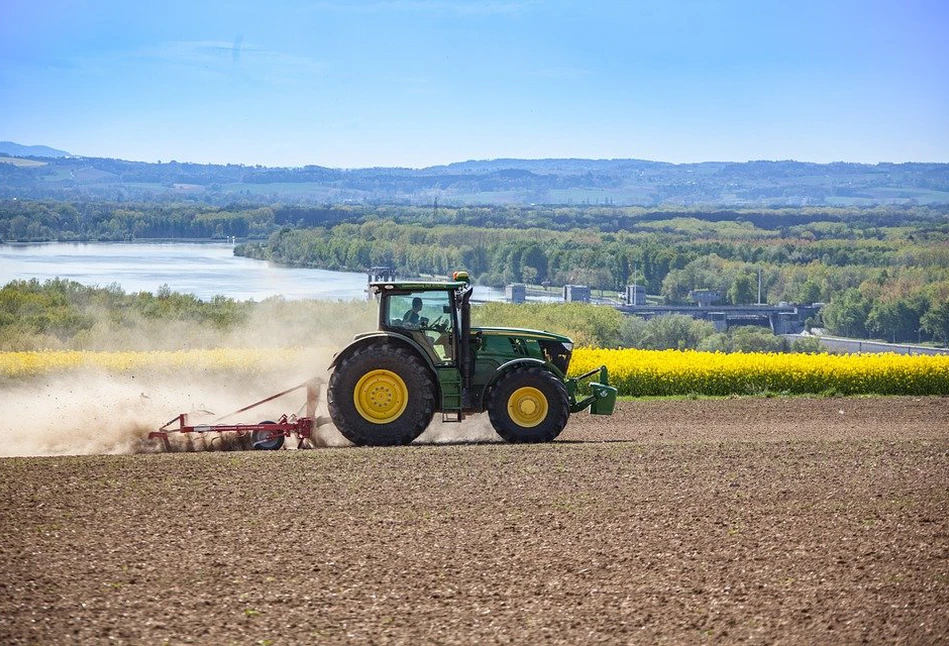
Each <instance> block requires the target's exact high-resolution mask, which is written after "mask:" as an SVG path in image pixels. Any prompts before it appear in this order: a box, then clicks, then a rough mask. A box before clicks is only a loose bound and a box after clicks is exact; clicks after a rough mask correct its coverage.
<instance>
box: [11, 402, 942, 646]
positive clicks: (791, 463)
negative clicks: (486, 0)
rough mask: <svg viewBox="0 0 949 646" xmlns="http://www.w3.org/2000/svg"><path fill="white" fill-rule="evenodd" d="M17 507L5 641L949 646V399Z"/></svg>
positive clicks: (577, 434)
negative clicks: (864, 644)
mask: <svg viewBox="0 0 949 646" xmlns="http://www.w3.org/2000/svg"><path fill="white" fill-rule="evenodd" d="M469 423H471V424H473V425H474V427H477V425H479V424H480V425H483V424H484V421H483V420H478V419H475V420H472V421H471V422H466V424H469ZM64 424H65V425H66V426H67V427H68V424H69V422H68V420H65V421H64ZM451 432H452V429H441V430H440V431H439V433H437V434H435V436H437V437H442V438H445V437H447V438H448V439H450V438H451V437H452V435H451ZM0 492H2V497H0V500H2V501H3V510H2V516H0V643H4V644H18V643H31V644H61V643H76V644H79V643H83V644H86V643H107V642H108V643H135V644H138V643H148V644H161V643H166V642H167V643H189V642H190V643H200V644H219V643H220V644H225V643H226V644H230V643H238V644H298V643H341V642H352V643H413V644H415V643H439V644H447V643H521V644H533V643H570V644H586V643H595V642H606V643H629V642H635V643H648V644H653V643H722V642H725V643H734V642H746V643H775V642H778V643H799V644H815V643H837V644H853V643H862V642H867V643H877V644H882V643H887V644H891V643H907V644H940V643H946V642H947V640H949V521H947V518H949V398H922V399H913V398H875V399H874V398H868V399H863V398H839V399H799V398H793V399H733V400H714V401H702V400H700V401H676V402H668V401H662V402H638V403H621V404H620V405H619V406H618V409H617V412H616V414H615V415H614V416H613V417H609V418H604V417H592V416H588V415H585V414H583V415H577V416H575V417H574V418H572V419H571V421H570V424H569V425H568V427H567V430H566V431H565V432H564V433H563V435H561V437H560V439H559V440H558V441H557V442H555V443H553V444H548V445H537V446H514V445H507V444H502V443H497V442H492V441H484V442H474V443H472V442H451V441H448V442H444V441H443V442H441V443H433V444H421V445H415V446H410V447H404V448H396V449H378V448H365V449H356V448H325V449H317V450H310V451H289V450H285V451H279V452H272V453H264V452H246V453H224V452H216V453H187V454H185V453H174V454H143V455H102V456H76V457H45V458H5V459H0Z"/></svg>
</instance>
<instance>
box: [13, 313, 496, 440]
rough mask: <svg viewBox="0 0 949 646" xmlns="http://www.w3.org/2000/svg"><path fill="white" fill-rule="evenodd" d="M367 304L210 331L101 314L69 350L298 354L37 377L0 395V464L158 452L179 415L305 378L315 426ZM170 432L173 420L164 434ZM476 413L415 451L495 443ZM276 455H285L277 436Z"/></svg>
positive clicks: (267, 317) (317, 436) (211, 410)
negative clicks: (158, 435) (152, 436)
mask: <svg viewBox="0 0 949 646" xmlns="http://www.w3.org/2000/svg"><path fill="white" fill-rule="evenodd" d="M375 327H376V306H375V304H373V303H324V302H318V301H304V302H300V301H293V302H289V301H283V300H280V299H271V300H268V301H265V302H263V303H259V304H257V306H256V307H255V308H254V309H253V311H252V312H251V315H250V316H249V317H248V318H247V319H246V320H245V321H244V322H243V323H242V324H241V325H238V326H234V327H231V328H230V329H227V330H217V329H215V328H214V327H213V326H211V325H207V324H204V325H201V324H198V323H196V322H189V321H181V320H177V321H171V322H167V321H166V322H162V323H161V324H158V323H156V322H155V321H148V320H144V319H143V320H139V321H136V322H134V323H133V324H132V325H129V324H128V321H126V322H125V323H124V324H123V325H120V326H119V325H115V324H114V322H112V321H110V319H109V317H108V316H105V315H103V316H101V317H98V318H97V320H96V323H95V325H94V326H93V327H92V328H91V329H89V330H87V331H86V332H85V333H84V334H83V335H81V336H79V337H77V338H76V339H74V340H73V342H71V343H70V344H69V347H71V348H74V349H88V350H97V351H129V350H136V351H142V350H189V349H197V348H299V355H298V356H297V358H296V359H294V360H293V361H292V362H290V363H288V364H286V365H281V366H280V367H279V368H276V369H270V370H267V371H263V372H262V371H259V370H258V371H254V372H248V373H244V372H239V373H227V372H224V371H204V372H203V371H200V370H196V369H195V370H192V369H189V368H188V367H184V368H182V369H180V370H177V371H170V370H168V369H163V370H136V371H134V373H131V372H130V373H107V372H104V371H96V370H93V369H85V370H82V371H69V372H63V373H60V374H53V375H46V376H40V377H36V378H33V379H31V380H24V381H12V382H6V383H4V384H2V386H0V456H43V455H88V454H117V453H137V452H152V451H159V450H162V444H161V441H160V440H148V439H147V437H148V433H149V432H151V431H154V430H158V428H159V427H161V426H162V425H163V424H165V423H166V422H169V421H170V420H175V419H176V418H177V416H178V415H179V414H180V413H188V414H189V421H190V422H191V423H212V422H213V421H215V420H216V419H217V418H218V417H221V416H223V415H226V414H228V413H231V412H232V411H235V410H237V409H240V408H243V407H244V406H247V405H248V404H252V403H254V402H256V401H259V400H262V399H264V398H266V397H269V396H271V395H273V394H275V393H277V392H281V391H283V390H286V389H288V388H292V387H293V386H296V385H298V384H302V383H304V382H306V381H308V380H310V379H313V378H318V379H320V380H322V382H323V386H322V387H321V389H320V403H319V407H318V410H317V416H318V417H324V418H327V419H328V417H329V412H328V411H327V409H326V402H325V399H326V388H325V384H326V383H327V382H328V381H329V375H328V373H327V372H326V370H327V367H328V366H329V364H330V362H331V361H332V357H333V354H334V353H335V352H336V351H338V350H339V349H340V348H342V347H344V346H345V345H346V344H347V343H349V342H350V341H351V340H352V337H353V335H354V334H357V333H360V332H364V331H368V330H372V329H375ZM305 403H306V395H305V390H300V391H296V392H293V393H290V394H288V395H286V396H284V397H282V398H280V399H277V400H275V401H273V402H270V403H268V404H265V405H262V406H260V407H259V408H254V409H253V410H251V411H249V412H247V413H245V414H242V415H240V416H236V417H228V418H227V420H226V422H227V423H248V424H252V423H257V422H261V421H265V420H276V419H278V418H279V417H280V415H282V414H288V415H290V414H296V415H303V414H304V410H305ZM171 426H172V428H174V427H176V426H177V423H175V424H172V425H171ZM186 439H187V438H185V437H182V436H181V435H180V434H172V448H173V449H174V450H229V449H239V448H247V446H246V445H243V446H242V445H240V443H238V442H237V441H236V440H237V437H236V435H235V434H233V433H227V434H200V435H198V434H194V437H193V439H192V440H191V442H186V441H185V440H186ZM498 440H499V438H498V436H497V435H496V434H495V432H494V429H493V428H491V425H490V423H489V422H488V420H487V415H476V416H474V417H472V418H469V419H467V420H465V421H464V422H462V423H461V424H458V423H443V422H441V420H440V416H439V415H437V414H436V416H435V420H434V421H433V422H432V424H431V425H430V427H429V428H428V429H427V430H426V431H425V433H423V434H422V436H421V437H419V438H418V440H416V442H417V443H429V444H430V443H451V442H486V441H498ZM346 445H349V442H348V441H347V440H346V439H345V438H344V437H343V436H342V435H341V434H340V433H339V432H338V431H337V430H336V428H335V427H334V426H333V425H332V424H325V425H321V426H318V427H317V428H314V429H313V434H312V437H311V440H310V441H309V442H308V446H313V447H330V446H346ZM285 446H286V447H287V448H294V447H295V446H296V442H295V441H294V439H293V438H288V441H287V442H286V444H285Z"/></svg>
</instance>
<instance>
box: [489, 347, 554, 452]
mask: <svg viewBox="0 0 949 646" xmlns="http://www.w3.org/2000/svg"><path fill="white" fill-rule="evenodd" d="M487 408H488V417H489V419H490V420H491V425H492V426H493V427H494V430H495V431H497V433H498V435H500V436H501V437H502V438H504V439H505V440H506V441H508V442H531V443H533V442H552V441H553V440H554V439H556V437H557V436H558V435H560V432H561V431H562V430H563V428H564V426H566V425H567V419H568V418H569V417H570V404H569V401H568V397H567V389H566V388H565V387H564V385H563V382H562V381H561V380H560V379H558V378H557V376H556V375H554V374H553V373H552V372H550V371H549V370H545V369H543V368H540V367H537V366H529V367H524V368H515V369H513V370H511V371H510V372H509V373H507V374H506V375H504V376H503V377H501V379H500V381H498V383H497V385H495V386H494V387H493V388H492V389H491V392H490V394H489V395H488V406H487Z"/></svg>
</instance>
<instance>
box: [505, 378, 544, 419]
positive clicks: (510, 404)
mask: <svg viewBox="0 0 949 646" xmlns="http://www.w3.org/2000/svg"><path fill="white" fill-rule="evenodd" d="M507 414H508V415H510V417H511V421H512V422H514V423H515V424H517V425H518V426H522V427H524V428H531V427H534V426H537V425H538V424H540V423H541V422H543V421H544V418H546V417H547V398H546V397H545V396H544V393H542V392H541V391H539V390H538V389H536V388H534V387H533V386H524V387H523V388H518V389H517V390H515V391H514V392H513V393H511V396H510V398H508V400H507Z"/></svg>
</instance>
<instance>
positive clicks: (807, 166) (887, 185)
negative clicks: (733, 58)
mask: <svg viewBox="0 0 949 646" xmlns="http://www.w3.org/2000/svg"><path fill="white" fill-rule="evenodd" d="M0 154H5V155H8V156H15V157H30V158H31V159H29V160H14V159H9V160H8V161H7V163H3V162H4V160H2V159H0V198H13V197H20V198H34V199H42V198H51V199H107V200H114V201H139V200H141V201H155V200H158V201H182V200H186V201H191V202H200V203H206V204H230V203H233V202H234V201H241V202H249V203H259V204H273V203H276V202H280V203H283V204H297V203H309V204H313V203H317V204H326V203H334V204H341V203H347V202H353V203H373V204H384V203H395V204H418V205H426V204H427V205H432V204H442V205H445V206H448V205H490V204H564V205H587V204H589V205H605V206H632V205H640V206H646V207H653V206H659V205H683V206H695V205H709V206H727V207H747V206H762V207H780V206H792V207H796V206H797V207H799V206H825V207H827V206H867V205H876V204H902V205H915V204H919V205H927V204H932V205H946V204H949V164H936V163H902V164H893V163H881V164H854V163H843V162H838V163H833V164H815V163H809V162H796V161H753V162H742V163H733V162H703V163H696V164H670V163H665V162H653V161H645V160H639V159H610V160H603V159H600V160H593V159H534V160H526V159H494V160H487V161H466V162H458V163H454V164H448V165H445V166H432V167H429V168H422V169H408V168H363V169H351V170H341V169H334V168H327V167H323V166H303V167H299V168H268V167H263V166H244V165H240V164H227V165H218V164H191V163H178V162H170V163H164V164H162V163H157V164H151V163H146V162H133V161H123V160H120V159H108V158H91V157H75V156H70V155H69V153H66V152H65V151H61V150H55V149H53V148H48V147H46V146H20V145H19V144H14V143H11V142H0Z"/></svg>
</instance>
